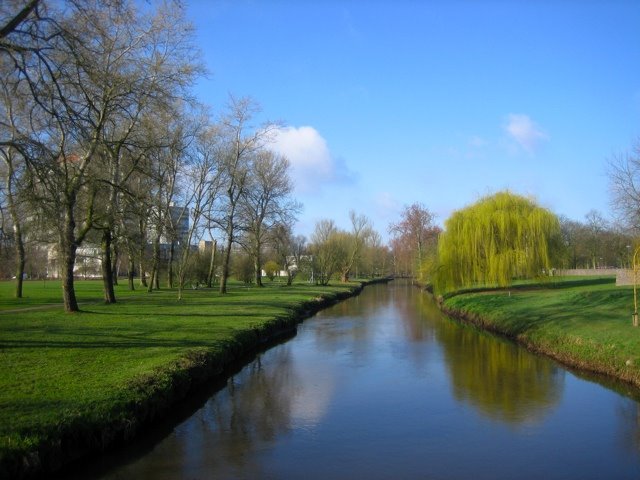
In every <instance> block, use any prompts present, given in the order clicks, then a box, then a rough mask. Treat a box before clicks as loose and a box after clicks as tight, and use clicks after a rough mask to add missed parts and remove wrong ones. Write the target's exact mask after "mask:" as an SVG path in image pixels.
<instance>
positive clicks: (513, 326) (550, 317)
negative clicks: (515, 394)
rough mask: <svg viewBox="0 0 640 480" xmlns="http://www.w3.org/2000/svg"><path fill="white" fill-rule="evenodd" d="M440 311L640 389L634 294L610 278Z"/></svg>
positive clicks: (479, 295)
mask: <svg viewBox="0 0 640 480" xmlns="http://www.w3.org/2000/svg"><path fill="white" fill-rule="evenodd" d="M445 307H447V308H450V309H453V310H458V311H464V312H467V313H470V314H472V315H475V316H477V317H480V318H481V319H482V322H483V323H484V324H485V326H488V327H489V328H492V329H495V330H498V331H500V332H502V333H504V334H507V335H509V336H511V337H514V338H516V339H518V340H519V341H522V342H524V343H526V344H528V345H530V346H532V347H533V348H535V349H538V350H540V351H543V352H545V353H548V354H551V355H553V356H555V357H556V358H558V359H560V360H562V361H566V362H568V363H571V364H573V365H575V366H579V367H583V368H588V369H593V370H595V371H600V372H601V373H607V374H611V375H615V376H617V377H620V378H623V379H624V380H627V381H631V382H634V383H636V384H637V385H640V368H639V367H640V328H634V327H633V326H632V321H631V314H632V311H633V288H632V287H616V286H615V279H613V278H595V279H585V278H583V279H565V280H564V281H562V280H560V281H558V280H556V281H554V282H550V283H547V284H542V285H530V286H526V285H521V286H518V287H517V288H512V289H511V290H498V291H488V292H480V291H478V292H471V293H464V294H461V295H454V296H451V297H449V298H447V299H446V300H445Z"/></svg>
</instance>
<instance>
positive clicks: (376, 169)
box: [188, 0, 640, 237]
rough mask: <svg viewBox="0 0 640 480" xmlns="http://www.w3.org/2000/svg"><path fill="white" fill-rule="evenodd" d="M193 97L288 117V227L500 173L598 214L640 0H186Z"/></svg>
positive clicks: (458, 196) (455, 202) (630, 82)
mask: <svg viewBox="0 0 640 480" xmlns="http://www.w3.org/2000/svg"><path fill="white" fill-rule="evenodd" d="M188 15H189V19H190V20H191V21H192V22H193V24H194V26H195V27H196V29H197V42H198V44H199V45H200V47H201V49H202V53H203V57H204V61H205V63H206V65H207V68H208V69H209V71H210V74H209V75H208V77H207V78H206V79H204V80H202V81H200V82H199V84H198V86H197V90H196V93H197V95H198V96H199V98H200V99H201V100H202V101H204V102H206V103H208V104H209V105H211V106H212V107H213V110H214V112H215V111H220V110H221V109H222V108H223V107H224V104H225V102H226V101H227V98H228V95H229V93H232V94H234V95H236V96H251V97H253V98H254V99H255V100H257V101H258V102H259V103H260V104H261V106H262V108H263V115H264V117H265V118H268V119H272V120H281V121H283V122H285V124H286V125H287V127H286V128H285V129H283V131H282V132H281V134H280V135H278V138H277V141H276V143H275V144H274V145H273V148H274V149H275V150H278V151H279V152H281V153H283V154H286V155H287V156H288V157H289V159H290V160H291V162H292V174H293V178H294V180H295V182H296V197H297V198H298V199H299V200H300V201H301V202H302V203H303V204H304V211H303V213H302V214H301V216H300V221H299V222H298V226H297V230H298V233H302V234H305V235H307V236H308V235H309V234H310V233H311V231H312V230H313V226H314V224H315V222H316V221H317V220H319V219H321V218H332V219H334V220H335V221H336V222H337V223H338V224H339V225H340V226H342V227H343V228H348V226H349V225H348V211H349V210H350V209H354V210H356V211H357V212H359V213H364V214H366V215H367V216H369V217H370V218H371V219H372V220H373V222H374V225H375V227H376V229H377V230H378V231H379V232H380V233H381V234H383V235H384V236H385V237H386V230H387V226H388V224H389V223H390V222H393V221H395V220H397V218H398V215H399V213H400V211H401V209H402V207H403V206H404V205H408V204H411V203H413V202H422V203H423V204H424V205H425V206H427V207H428V208H429V209H430V210H431V211H433V212H434V213H436V215H437V221H438V223H440V224H442V223H444V221H445V220H446V219H447V218H448V217H449V215H450V214H451V213H452V212H453V211H454V210H456V209H459V208H462V207H464V206H466V205H469V204H471V203H473V202H474V201H476V200H477V199H478V198H479V197H480V196H483V195H485V194H488V193H493V192H496V191H499V190H503V189H507V188H508V189H510V190H511V191H513V192H516V193H520V194H523V195H530V196H533V197H535V198H536V200H537V201H538V202H539V203H540V204H541V205H543V206H545V207H547V208H549V209H551V210H552V211H554V212H555V213H557V214H561V215H566V216H568V217H570V218H572V219H575V220H581V221H582V220H584V215H585V214H586V213H587V212H588V211H589V210H591V209H596V210H598V211H600V212H601V213H603V214H604V215H605V216H611V208H610V204H609V193H608V180H607V176H606V162H607V160H608V159H610V158H611V157H612V156H614V155H616V154H620V153H622V152H625V151H629V150H630V149H631V147H632V144H633V142H634V141H635V140H636V139H638V138H640V1H635V0H633V1H632V0H629V1H621V0H620V1H616V0H608V1H605V0H603V1H595V0H591V1H590V0H584V1H578V0H567V1H561V0H558V1H553V0H542V1H535V2H534V1H515V0H514V1H507V0H494V1H471V0H458V1H456V0H454V1H445V0H439V1H425V2H420V1H417V0H414V1H409V0H405V1H403V0H400V1H395V2H393V1H383V0H378V1H370V2H365V1H351V2H349V1H337V0H325V1H316V2H312V1H310V0H298V1H294V0H290V1H284V0H280V1H243V0H237V1H205V0H201V1H198V0H191V2H190V3H189V7H188Z"/></svg>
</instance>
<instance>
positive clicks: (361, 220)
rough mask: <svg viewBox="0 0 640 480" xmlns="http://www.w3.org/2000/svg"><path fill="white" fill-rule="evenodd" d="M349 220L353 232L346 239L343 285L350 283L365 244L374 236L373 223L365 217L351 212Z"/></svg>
mask: <svg viewBox="0 0 640 480" xmlns="http://www.w3.org/2000/svg"><path fill="white" fill-rule="evenodd" d="M349 220H350V221H351V232H349V235H347V236H346V238H345V241H346V251H347V255H346V256H345V257H344V260H343V262H342V264H341V265H340V274H341V281H342V282H343V283H346V282H348V281H349V276H350V275H351V271H352V269H353V268H354V266H355V265H357V262H358V261H359V260H360V256H361V254H362V250H363V248H364V245H365V243H366V242H367V240H368V238H369V237H370V236H371V235H372V234H373V227H372V225H371V221H370V220H369V219H368V218H367V217H366V216H365V215H362V214H357V213H356V212H355V211H353V210H351V211H350V212H349Z"/></svg>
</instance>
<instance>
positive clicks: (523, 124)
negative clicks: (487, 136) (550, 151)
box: [504, 113, 549, 154]
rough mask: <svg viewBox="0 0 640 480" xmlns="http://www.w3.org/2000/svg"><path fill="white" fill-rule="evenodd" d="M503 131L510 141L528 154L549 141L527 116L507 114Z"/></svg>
mask: <svg viewBox="0 0 640 480" xmlns="http://www.w3.org/2000/svg"><path fill="white" fill-rule="evenodd" d="M504 129H505V131H506V132H507V134H508V135H509V137H510V138H511V139H512V140H514V141H515V142H516V143H517V144H518V145H519V146H520V147H522V148H523V149H524V150H525V151H527V152H528V153H530V154H533V153H535V151H536V150H537V149H538V147H539V146H540V144H541V143H542V142H544V141H545V140H548V139H549V137H548V135H547V134H546V133H545V132H543V131H542V130H540V128H539V127H538V126H537V125H536V124H535V123H534V122H533V120H531V118H529V116H528V115H523V114H515V113H512V114H509V115H508V116H507V122H506V124H505V126H504Z"/></svg>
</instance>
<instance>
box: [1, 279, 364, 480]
mask: <svg viewBox="0 0 640 480" xmlns="http://www.w3.org/2000/svg"><path fill="white" fill-rule="evenodd" d="M12 288H13V285H12V283H10V282H3V283H2V282H0V367H1V368H0V478H20V477H27V476H31V475H34V474H39V473H43V472H51V471H55V470H56V469H58V468H60V467H61V466H62V465H64V464H66V463H68V462H70V461H72V460H74V459H76V458H79V457H81V456H84V455H86V454H87V453H89V452H91V451H96V450H102V449H105V448H107V447H108V446H111V445H113V444H117V443H120V442H123V441H126V440H128V439H130V438H132V437H133V436H134V435H135V434H136V433H137V432H138V431H139V429H140V427H142V426H143V425H145V424H148V423H149V422H151V421H153V420H154V419H155V418H157V417H158V416H159V415H163V414H164V413H165V412H167V411H168V409H169V408H170V406H171V405H172V404H174V403H175V402H176V401H179V400H180V399H182V398H184V397H185V396H186V395H187V394H188V393H189V391H191V390H192V388H193V387H195V386H197V385H198V384H202V383H203V382H204V381H206V380H209V379H211V378H212V377H214V376H216V375H219V374H220V373H222V371H223V369H224V367H225V366H226V365H228V364H230V363H231V362H233V361H234V360H237V359H238V358H240V357H241V356H243V355H245V354H246V353H248V352H249V351H251V350H252V349H255V348H257V347H258V346H259V345H260V344H262V343H264V342H267V341H270V340H271V339H273V337H274V336H276V335H278V334H281V333H283V332H285V331H287V330H288V331H291V330H292V329H293V328H295V325H296V323H298V322H299V321H300V320H301V319H302V318H304V316H306V315H308V314H310V313H311V312H313V311H316V310H319V309H320V308H322V307H323V306H326V305H328V304H331V303H335V302H336V301H338V300H339V299H342V298H346V297H347V296H351V295H353V294H354V293H355V292H356V291H358V290H359V288H360V283H351V284H347V285H335V286H328V287H319V286H314V285H309V284H294V285H293V286H291V287H284V286H281V285H278V284H277V283H273V284H268V285H267V286H266V287H265V288H247V287H245V286H243V285H240V284H233V285H231V288H230V291H229V293H228V294H226V295H220V294H218V293H217V292H214V291H211V290H206V289H201V290H189V291H187V292H185V295H184V299H183V300H182V301H181V302H178V301H177V300H176V292H175V291H170V290H160V291H155V292H153V293H151V294H149V293H147V292H146V291H142V290H138V291H134V292H130V291H128V290H126V289H125V288H124V287H119V288H118V290H117V297H118V303H117V304H115V305H105V304H104V303H102V300H101V299H102V292H101V285H100V282H92V281H82V282H78V283H77V286H76V288H77V292H78V297H79V301H80V304H81V309H82V311H81V312H78V313H75V314H65V313H64V312H63V311H62V307H61V305H60V303H59V302H60V285H59V284H58V283H57V282H53V281H49V282H46V283H44V282H26V283H25V298H23V299H14V298H11V294H12Z"/></svg>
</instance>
